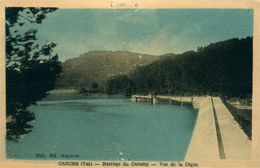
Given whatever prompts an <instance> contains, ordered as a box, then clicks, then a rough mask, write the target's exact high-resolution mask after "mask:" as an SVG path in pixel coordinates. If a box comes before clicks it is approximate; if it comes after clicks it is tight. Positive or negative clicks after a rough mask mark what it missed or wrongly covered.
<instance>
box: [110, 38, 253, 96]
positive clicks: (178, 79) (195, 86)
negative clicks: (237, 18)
mask: <svg viewBox="0 0 260 168" xmlns="http://www.w3.org/2000/svg"><path fill="white" fill-rule="evenodd" d="M252 41H253V38H252V37H247V38H245V39H237V38H234V39H230V40H226V41H220V42H217V43H212V44H209V45H208V46H205V47H198V50H197V51H188V52H185V53H182V54H178V55H174V54H167V55H164V57H162V58H161V59H159V60H158V61H155V62H153V63H151V64H149V65H147V66H142V67H139V68H137V69H135V70H134V71H132V72H131V73H129V74H127V75H118V76H113V77H111V78H110V79H109V80H108V81H107V83H106V93H108V94H126V95H131V94H134V93H142V94H148V93H155V94H174V95H205V94H210V95H219V96H228V97H251V95H252V58H253V55H252V51H253V47H252V46H253V45H252Z"/></svg>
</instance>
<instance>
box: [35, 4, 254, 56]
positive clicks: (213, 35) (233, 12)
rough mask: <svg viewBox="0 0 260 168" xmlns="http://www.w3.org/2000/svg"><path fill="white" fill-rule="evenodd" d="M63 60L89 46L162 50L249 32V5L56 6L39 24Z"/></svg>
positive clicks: (185, 48)
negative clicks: (219, 7) (224, 6)
mask: <svg viewBox="0 0 260 168" xmlns="http://www.w3.org/2000/svg"><path fill="white" fill-rule="evenodd" d="M37 29H38V37H39V39H41V40H43V41H54V42H56V43H57V47H56V48H55V50H54V52H56V53H58V55H59V58H60V60H61V61H65V60H67V59H69V58H74V57H78V56H79V55H81V54H83V53H86V52H88V51H93V50H106V51H117V50H125V51H130V52H137V53H144V54H152V55H161V54H165V53H176V54H177V53H182V52H185V51H188V50H197V48H198V46H206V45H208V44H210V43H213V42H217V41H221V40H227V39H230V38H245V37H247V36H252V35H253V10H247V9H58V10H57V11H55V12H53V13H50V14H48V16H47V19H45V20H44V22H43V23H42V24H40V25H37Z"/></svg>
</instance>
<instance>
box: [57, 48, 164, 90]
mask: <svg viewBox="0 0 260 168" xmlns="http://www.w3.org/2000/svg"><path fill="white" fill-rule="evenodd" d="M158 58H159V57H158V56H155V55H148V54H140V53H132V52H128V51H89V52H87V53H85V54H82V55H80V56H79V57H77V58H72V59H69V60H66V61H65V62H63V63H62V73H61V74H60V77H59V78H58V80H57V83H56V86H57V88H82V87H88V86H90V85H92V84H93V83H97V84H98V85H103V83H104V82H105V81H106V80H107V79H108V78H110V77H111V76H115V75H119V74H126V73H128V72H130V71H131V70H133V69H135V68H136V67H140V66H143V65H147V64H150V63H152V62H154V61H155V60H157V59H158Z"/></svg>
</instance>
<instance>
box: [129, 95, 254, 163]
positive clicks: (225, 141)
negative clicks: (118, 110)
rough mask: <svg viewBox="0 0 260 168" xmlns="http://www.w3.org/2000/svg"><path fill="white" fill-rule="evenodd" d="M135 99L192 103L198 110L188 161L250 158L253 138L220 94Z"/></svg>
mask: <svg viewBox="0 0 260 168" xmlns="http://www.w3.org/2000/svg"><path fill="white" fill-rule="evenodd" d="M132 101H134V102H151V103H153V104H157V103H160V102H169V103H170V104H179V105H192V106H193V108H195V109H197V110H198V118H197V121H196V124H195V127H194V130H193V133H192V138H191V141H190V144H189V147H188V150H187V153H186V156H185V159H184V160H186V161H194V160H196V161H200V160H201V161H203V160H207V161H208V160H218V159H229V160H238V159H239V160H248V159H250V155H251V141H250V140H249V138H248V137H247V135H246V134H245V133H244V132H243V130H242V129H241V128H240V126H239V124H238V123H237V122H236V121H235V119H234V118H233V116H232V115H231V114H230V112H229V111H228V109H227V108H226V106H225V105H224V104H223V102H222V100H221V99H220V98H219V97H210V96H205V97H175V96H159V95H158V96H156V97H155V96H151V95H149V96H141V95H133V96H132Z"/></svg>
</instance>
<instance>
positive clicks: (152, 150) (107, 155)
mask: <svg viewBox="0 0 260 168" xmlns="http://www.w3.org/2000/svg"><path fill="white" fill-rule="evenodd" d="M29 109H30V110H31V111H33V112H34V113H35V117H36V120H35V122H34V123H33V126H34V127H33V130H32V132H31V133H29V134H27V135H25V136H24V137H23V138H22V139H20V140H19V141H18V142H17V143H15V142H10V141H7V144H6V149H7V158H9V159H29V160H31V159H35V160H36V159H40V160H53V159H54V160H60V159H61V155H62V154H64V155H65V154H71V155H73V154H74V155H78V156H79V157H76V158H70V159H71V160H72V159H76V160H123V159H124V160H143V161H145V160H162V161H170V160H183V159H184V157H185V154H186V151H187V148H188V145H189V142H190V139H191V135H192V130H193V128H194V124H195V121H196V117H197V112H196V111H195V110H193V109H192V107H188V106H183V107H182V106H176V105H169V104H159V105H151V104H150V103H141V102H138V103H135V102H131V100H130V99H127V98H124V97H101V96H99V97H93V96H92V97H89V96H83V95H80V94H78V93H56V94H51V95H49V96H48V97H46V98H45V99H43V100H42V101H39V102H38V105H35V106H31V107H30V108H29ZM39 154H41V155H44V156H45V157H39V158H37V157H36V155H38V156H39ZM50 154H56V158H55V157H54V158H51V157H49V155H50ZM62 159H66V158H62Z"/></svg>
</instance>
